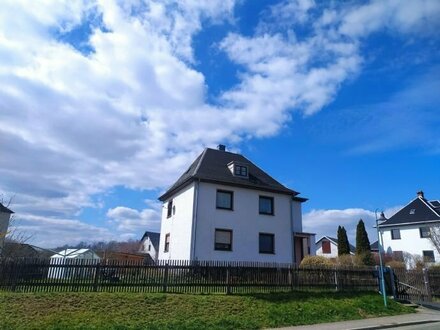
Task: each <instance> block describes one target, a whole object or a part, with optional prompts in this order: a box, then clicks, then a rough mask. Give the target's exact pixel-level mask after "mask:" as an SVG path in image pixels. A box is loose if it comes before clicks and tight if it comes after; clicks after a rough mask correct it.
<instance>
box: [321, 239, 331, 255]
mask: <svg viewBox="0 0 440 330" xmlns="http://www.w3.org/2000/svg"><path fill="white" fill-rule="evenodd" d="M322 253H324V254H330V253H332V246H331V245H330V241H322Z"/></svg>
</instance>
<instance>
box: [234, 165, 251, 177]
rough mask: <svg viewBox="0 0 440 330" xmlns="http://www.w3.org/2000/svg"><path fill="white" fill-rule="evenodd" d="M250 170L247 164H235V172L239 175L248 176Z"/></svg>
mask: <svg viewBox="0 0 440 330" xmlns="http://www.w3.org/2000/svg"><path fill="white" fill-rule="evenodd" d="M247 172H248V170H247V167H246V166H242V165H235V166H234V174H235V175H238V176H248V174H247Z"/></svg>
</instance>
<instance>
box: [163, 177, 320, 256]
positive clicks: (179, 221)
mask: <svg viewBox="0 0 440 330" xmlns="http://www.w3.org/2000/svg"><path fill="white" fill-rule="evenodd" d="M217 190H223V191H228V192H232V193H233V208H232V210H228V209H219V208H217V207H216V206H217V205H216V194H217ZM260 196H265V197H271V198H273V209H274V214H273V215H266V214H260V213H259V197H260ZM170 200H172V203H173V207H174V208H175V209H174V210H175V212H172V215H171V217H167V215H168V210H167V207H168V204H169V201H170ZM174 210H173V211H174ZM216 229H220V230H228V231H232V247H231V250H230V251H223V250H217V249H215V233H216ZM301 231H302V214H301V202H300V201H294V200H292V196H291V195H288V194H280V193H272V192H267V191H261V190H256V189H248V188H243V187H237V186H230V185H222V184H214V183H208V182H199V181H195V182H193V183H192V184H190V185H189V186H187V187H185V188H184V189H182V190H180V191H178V192H177V193H176V194H175V195H174V196H171V197H170V198H168V199H167V200H166V201H164V203H163V209H162V225H161V237H160V246H159V259H182V260H220V261H254V262H255V261H257V262H278V263H292V262H295V251H294V246H295V243H294V242H295V241H294V240H295V238H296V239H299V240H300V241H299V242H300V244H305V246H302V248H303V249H304V252H303V253H302V255H301V257H303V256H304V255H307V254H310V253H311V254H313V253H314V247H315V244H314V236H311V237H312V240H313V242H311V240H310V239H307V240H306V239H305V237H294V232H295V233H300V232H301ZM260 233H262V234H271V235H273V238H274V253H260V251H259V237H260ZM168 234H169V249H168V252H165V240H166V239H167V238H166V237H167V235H168ZM303 238H304V239H303ZM304 242H306V243H304ZM307 242H308V243H307Z"/></svg>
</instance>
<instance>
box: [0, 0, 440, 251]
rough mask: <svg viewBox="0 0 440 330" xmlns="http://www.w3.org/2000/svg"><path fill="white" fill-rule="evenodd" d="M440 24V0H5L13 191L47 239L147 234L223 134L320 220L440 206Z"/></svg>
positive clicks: (4, 141) (0, 34)
mask: <svg viewBox="0 0 440 330" xmlns="http://www.w3.org/2000/svg"><path fill="white" fill-rule="evenodd" d="M439 29H440V1H437V0H419V1H406V0H402V1H397V0H389V1H382V0H381V1H360V2H357V1H345V2H343V4H342V3H340V2H339V1H316V2H314V1H313V0H291V1H288V0H287V1H269V0H264V1H263V0H262V1H253V0H247V1H246V0H237V1H235V0H218V1H217V0H209V1H199V0H179V1H173V0H162V1H160V0H158V1H137V0H124V1H111V0H108V1H104V0H103V1H99V0H98V1H92V0H84V1H79V0H78V1H77V0H71V1H65V2H64V3H63V2H61V1H57V2H55V1H50V0H46V1H44V0H42V1H27V0H22V1H20V0H3V1H2V2H1V5H0V192H1V194H2V195H3V197H6V198H9V197H10V196H13V197H14V199H13V204H12V206H11V207H12V208H13V209H14V211H15V212H16V224H17V226H18V227H19V228H20V230H21V231H24V232H26V233H28V234H29V235H32V242H33V243H34V244H38V245H41V246H46V247H54V246H57V245H61V244H65V243H77V242H79V241H93V240H110V239H118V240H124V239H129V238H135V239H138V238H140V237H141V236H142V234H143V232H144V231H145V230H158V229H159V224H160V219H159V211H160V208H161V205H160V204H159V203H158V202H157V197H158V195H159V194H160V193H161V192H163V191H164V190H165V189H166V188H167V187H168V186H169V185H170V184H172V183H173V181H174V180H175V179H176V178H177V177H178V176H179V174H180V173H181V172H182V171H184V170H185V169H186V167H187V166H188V165H189V164H190V163H191V162H192V160H193V159H194V158H195V157H196V156H197V155H198V154H199V153H200V152H201V151H202V150H203V148H205V147H215V146H216V145H217V144H219V143H223V144H226V145H227V146H228V149H229V150H233V151H237V152H240V153H242V154H244V155H245V156H247V157H248V158H250V159H251V160H253V161H254V162H255V163H256V164H257V165H259V166H261V167H262V168H263V169H265V170H266V171H267V172H269V173H270V174H272V175H273V176H274V177H275V178H277V179H278V180H279V181H280V182H282V183H283V184H285V185H287V186H288V187H290V188H292V189H295V190H297V191H300V192H301V193H302V196H305V197H308V198H310V200H309V201H308V202H307V203H305V204H304V208H303V210H304V227H305V228H304V229H305V230H307V231H310V232H316V233H317V235H318V236H321V235H323V234H328V235H336V229H337V226H338V225H344V226H346V228H347V230H348V232H349V236H350V238H351V239H353V238H354V227H355V225H356V223H357V221H358V220H359V219H360V218H363V219H364V220H365V221H366V223H367V227H368V228H369V232H370V233H371V234H370V235H373V233H374V232H373V231H372V230H371V226H372V220H373V218H374V210H376V209H380V210H382V209H383V210H386V213H387V215H388V216H389V215H391V214H392V212H394V211H395V210H396V208H397V207H399V206H400V205H404V204H406V203H407V202H408V201H410V200H411V199H412V198H414V197H415V194H416V191H418V190H420V189H423V190H424V191H425V194H426V197H427V198H429V199H440V189H439V187H440V171H439V169H440V130H439V127H440V110H439V106H440V61H439V60H440V35H439V34H438V31H439ZM318 238H319V237H318ZM370 240H371V241H373V240H374V235H373V237H370Z"/></svg>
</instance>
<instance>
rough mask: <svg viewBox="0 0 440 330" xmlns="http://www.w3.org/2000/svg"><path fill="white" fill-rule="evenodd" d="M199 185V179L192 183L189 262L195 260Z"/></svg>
mask: <svg viewBox="0 0 440 330" xmlns="http://www.w3.org/2000/svg"><path fill="white" fill-rule="evenodd" d="M199 185H200V179H198V180H197V181H194V203H193V218H192V228H191V236H192V237H193V239H192V240H191V253H190V260H194V259H195V255H196V237H197V236H196V233H197V210H198V205H199Z"/></svg>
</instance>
